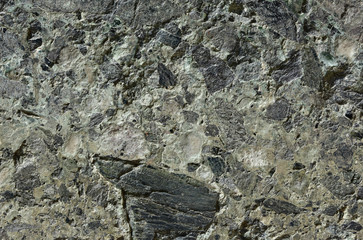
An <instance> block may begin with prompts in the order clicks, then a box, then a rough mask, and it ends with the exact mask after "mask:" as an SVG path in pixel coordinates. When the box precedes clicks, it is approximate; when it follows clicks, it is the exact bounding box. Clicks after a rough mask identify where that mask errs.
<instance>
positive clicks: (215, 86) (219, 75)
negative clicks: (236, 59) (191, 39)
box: [192, 46, 234, 94]
mask: <svg viewBox="0 0 363 240" xmlns="http://www.w3.org/2000/svg"><path fill="white" fill-rule="evenodd" d="M192 56H193V59H194V60H195V61H196V63H197V64H198V67H199V69H200V71H201V72H202V74H203V76H204V80H205V83H206V85H207V89H208V91H209V92H210V93H211V94H213V93H215V92H217V91H219V90H222V89H223V88H225V87H227V86H228V84H230V83H232V81H233V79H234V74H233V72H232V70H231V69H230V68H229V67H228V65H227V64H226V63H225V62H224V61H223V60H221V59H219V58H216V57H212V56H211V55H210V52H209V50H208V49H207V48H204V47H202V46H195V47H194V48H193V49H192Z"/></svg>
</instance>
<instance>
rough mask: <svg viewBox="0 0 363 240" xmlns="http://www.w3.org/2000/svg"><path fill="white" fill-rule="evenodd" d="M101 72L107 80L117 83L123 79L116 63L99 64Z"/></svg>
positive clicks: (120, 69)
mask: <svg viewBox="0 0 363 240" xmlns="http://www.w3.org/2000/svg"><path fill="white" fill-rule="evenodd" d="M101 72H102V74H103V76H104V77H105V79H106V81H107V82H111V83H117V82H119V81H120V80H121V79H123V75H122V68H121V66H120V65H119V64H117V63H110V62H105V63H103V64H102V66H101Z"/></svg>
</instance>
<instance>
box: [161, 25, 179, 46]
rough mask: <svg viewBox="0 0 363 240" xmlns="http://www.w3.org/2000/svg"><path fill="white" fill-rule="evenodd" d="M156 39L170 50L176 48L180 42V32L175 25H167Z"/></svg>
mask: <svg viewBox="0 0 363 240" xmlns="http://www.w3.org/2000/svg"><path fill="white" fill-rule="evenodd" d="M156 39H157V40H158V41H159V42H161V43H163V44H165V45H167V46H170V47H172V48H176V47H177V46H178V45H179V43H180V42H181V31H180V29H179V28H178V26H177V25H176V24H168V26H167V27H166V28H165V29H162V30H160V31H159V32H158V33H157V34H156Z"/></svg>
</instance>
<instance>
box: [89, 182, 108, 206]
mask: <svg viewBox="0 0 363 240" xmlns="http://www.w3.org/2000/svg"><path fill="white" fill-rule="evenodd" d="M86 194H87V196H89V197H91V198H92V200H93V201H95V202H97V204H98V205H100V206H102V207H106V206H107V204H108V202H107V196H108V187H107V186H105V185H102V184H94V183H91V184H90V185H88V187H87V190H86Z"/></svg>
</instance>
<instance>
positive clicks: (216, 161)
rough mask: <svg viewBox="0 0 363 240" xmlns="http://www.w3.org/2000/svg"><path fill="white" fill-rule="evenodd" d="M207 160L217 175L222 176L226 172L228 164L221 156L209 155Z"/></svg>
mask: <svg viewBox="0 0 363 240" xmlns="http://www.w3.org/2000/svg"><path fill="white" fill-rule="evenodd" d="M207 161H208V163H209V166H210V168H211V169H212V172H213V173H214V174H215V175H216V176H217V177H219V176H221V175H222V174H223V173H224V170H225V168H226V164H225V163H224V161H223V159H222V158H220V157H208V158H207Z"/></svg>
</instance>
